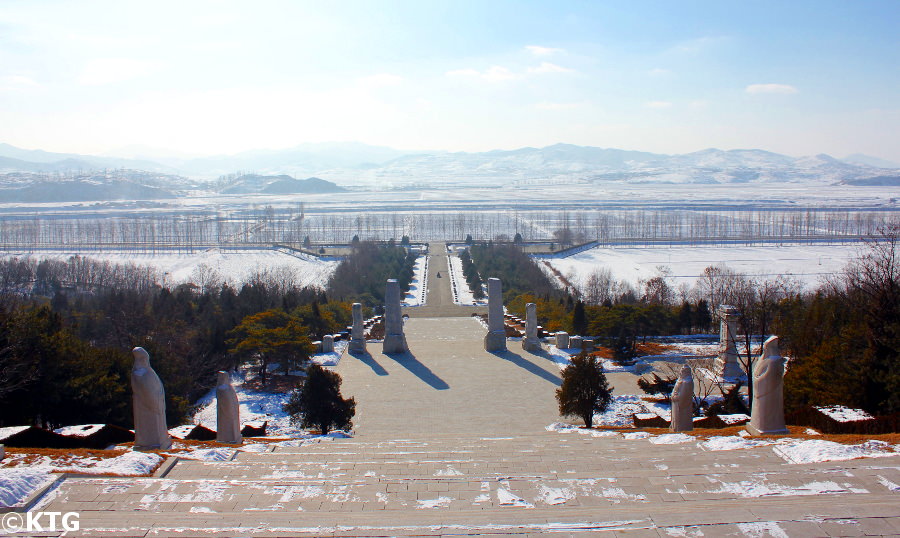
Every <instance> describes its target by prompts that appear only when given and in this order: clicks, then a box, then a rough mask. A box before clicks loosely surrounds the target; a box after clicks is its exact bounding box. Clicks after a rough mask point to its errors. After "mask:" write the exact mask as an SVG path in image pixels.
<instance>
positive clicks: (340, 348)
mask: <svg viewBox="0 0 900 538" xmlns="http://www.w3.org/2000/svg"><path fill="white" fill-rule="evenodd" d="M349 345H350V342H349V341H347V340H339V341H337V342H335V343H334V351H332V352H330V353H316V354H314V355H312V356H311V357H310V358H309V360H310V361H312V362H314V363H316V364H318V365H319V366H337V364H338V362H340V360H341V356H343V354H344V351H345V350H346V349H347V346H349Z"/></svg>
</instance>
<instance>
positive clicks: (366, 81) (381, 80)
mask: <svg viewBox="0 0 900 538" xmlns="http://www.w3.org/2000/svg"><path fill="white" fill-rule="evenodd" d="M358 82H359V84H360V85H361V86H365V87H367V88H383V87H385V86H398V85H400V84H402V83H403V77H401V76H399V75H392V74H390V73H376V74H374V75H369V76H367V77H362V78H360V79H358Z"/></svg>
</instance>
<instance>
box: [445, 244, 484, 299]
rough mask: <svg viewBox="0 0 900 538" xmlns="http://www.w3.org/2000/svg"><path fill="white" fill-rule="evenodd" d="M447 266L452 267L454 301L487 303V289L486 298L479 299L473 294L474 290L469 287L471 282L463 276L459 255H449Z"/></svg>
mask: <svg viewBox="0 0 900 538" xmlns="http://www.w3.org/2000/svg"><path fill="white" fill-rule="evenodd" d="M447 266H448V267H449V268H450V279H451V286H450V287H451V289H452V290H453V302H454V303H456V304H461V305H466V306H469V305H480V306H484V305H487V290H484V292H485V298H484V299H481V300H479V301H476V300H475V297H473V296H472V290H470V289H469V283H468V282H466V278H465V277H464V276H463V270H462V260H460V259H459V257H458V256H447Z"/></svg>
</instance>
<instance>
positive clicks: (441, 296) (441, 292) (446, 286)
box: [403, 243, 487, 318]
mask: <svg viewBox="0 0 900 538" xmlns="http://www.w3.org/2000/svg"><path fill="white" fill-rule="evenodd" d="M447 255H448V253H447V244H446V243H430V244H429V245H428V276H427V279H426V280H427V286H428V288H427V295H426V299H425V304H424V305H422V306H415V307H408V308H404V309H403V312H404V313H405V314H408V315H409V316H410V317H414V318H438V317H466V316H471V315H472V314H473V313H487V308H486V307H484V306H463V305H458V304H455V303H454V302H453V292H452V290H451V279H450V268H449V267H448V266H447Z"/></svg>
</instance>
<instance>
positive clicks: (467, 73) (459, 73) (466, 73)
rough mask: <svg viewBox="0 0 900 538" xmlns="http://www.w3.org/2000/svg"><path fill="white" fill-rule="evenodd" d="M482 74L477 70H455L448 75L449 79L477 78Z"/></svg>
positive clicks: (448, 72)
mask: <svg viewBox="0 0 900 538" xmlns="http://www.w3.org/2000/svg"><path fill="white" fill-rule="evenodd" d="M480 74H481V73H480V72H479V71H478V70H477V69H454V70H453V71H447V73H446V75H447V76H448V77H477V76H478V75H480Z"/></svg>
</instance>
